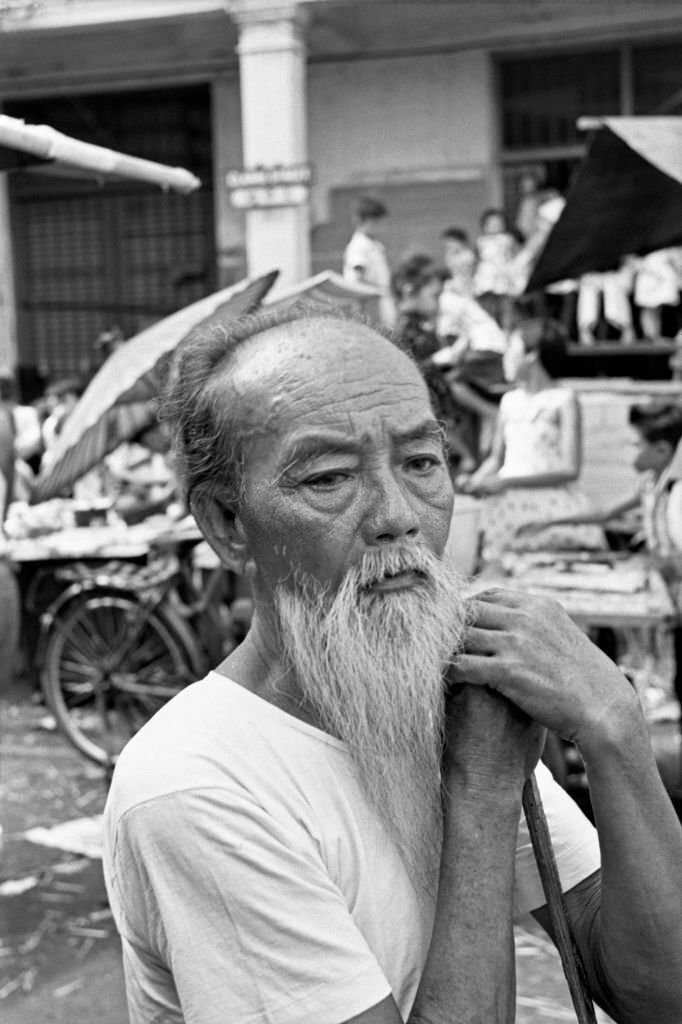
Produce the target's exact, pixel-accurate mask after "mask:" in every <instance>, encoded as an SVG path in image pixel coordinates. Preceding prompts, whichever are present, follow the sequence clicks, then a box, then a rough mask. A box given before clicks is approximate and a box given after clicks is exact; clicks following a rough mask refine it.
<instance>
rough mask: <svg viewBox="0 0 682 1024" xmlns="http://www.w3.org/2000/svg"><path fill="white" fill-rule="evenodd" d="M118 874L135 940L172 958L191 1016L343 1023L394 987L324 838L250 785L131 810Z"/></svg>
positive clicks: (123, 827) (211, 1023) (127, 938)
mask: <svg viewBox="0 0 682 1024" xmlns="http://www.w3.org/2000/svg"><path fill="white" fill-rule="evenodd" d="M115 875H116V878H117V885H118V888H119V892H118V900H119V904H120V907H121V916H122V918H123V920H122V925H123V927H122V932H123V939H124V943H127V944H128V945H129V947H130V948H131V949H133V948H142V949H151V950H152V951H153V953H154V954H155V955H156V956H158V958H159V961H161V962H163V963H164V964H165V965H166V966H167V968H168V970H169V971H170V973H171V974H172V979H173V983H174V986H175V990H176V991H177V996H178V1000H179V1002H180V1004H181V1007H182V1013H183V1015H184V1019H185V1021H186V1022H187V1024H190V1022H191V1024H225V1022H226V1021H229V1022H230V1024H241V1022H243V1024H247V1022H248V1024H259V1022H261V1021H262V1022H266V1021H267V1022H268V1024H294V1022H295V1024H340V1022H341V1021H344V1020H347V1019H348V1018H351V1017H353V1016H355V1015H357V1014H359V1013H361V1012H363V1011H364V1010H367V1009H368V1008H369V1007H371V1006H374V1005H375V1004H376V1003H378V1002H381V1001H382V1000H383V999H385V998H386V997H387V996H388V995H390V986H389V984H388V982H387V980H386V978H385V975H384V974H383V972H382V970H381V968H380V967H379V965H378V963H377V961H376V959H375V957H374V955H373V953H372V952H371V950H370V949H369V947H368V945H367V943H366V941H365V939H364V937H363V936H362V934H361V933H360V931H359V930H358V928H357V926H356V924H355V922H354V921H353V918H352V916H351V914H350V911H349V909H348V906H347V904H346V902H345V900H344V898H343V895H342V893H341V892H340V890H339V889H338V888H337V887H336V886H335V885H334V884H333V882H332V880H331V878H330V877H329V874H328V872H327V870H326V868H325V865H324V862H323V860H322V858H321V857H320V855H319V852H318V848H317V845H316V843H315V841H314V838H313V837H312V836H311V835H310V834H309V833H308V832H307V831H306V829H305V828H304V827H303V825H302V824H299V823H297V822H295V821H292V822H291V823H290V824H289V823H287V827H285V826H284V825H283V824H282V822H279V821H274V820H273V819H272V816H271V815H269V814H267V813H266V812H265V811H264V810H263V809H262V808H261V807H259V806H258V805H257V804H255V803H253V802H251V800H250V799H249V798H247V797H245V796H243V795H241V794H236V795H235V794H234V793H232V792H230V791H228V790H225V789H223V788H217V787H216V788H210V789H205V790H204V789H202V790H191V791H185V792H182V793H176V794H172V795H169V796H164V797H162V798H159V799H155V800H153V801H150V802H148V803H146V804H142V805H139V806H138V807H136V808H134V809H133V810H131V811H129V812H128V813H127V814H126V815H125V816H124V818H123V820H122V821H121V823H120V824H119V833H118V837H117V842H116V850H115ZM128 969H130V965H129V968H128ZM127 982H128V992H129V999H130V995H131V991H134V990H135V985H134V979H132V978H127ZM138 994H139V997H140V999H141V1000H144V993H138ZM131 1009H132V1008H131ZM131 1019H132V1020H134V1021H135V1020H137V1019H138V1018H136V1017H135V1016H134V1014H133V1013H131ZM142 1019H143V1017H139V1020H140V1021H141V1020H142Z"/></svg>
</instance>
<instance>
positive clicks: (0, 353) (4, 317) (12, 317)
mask: <svg viewBox="0 0 682 1024" xmlns="http://www.w3.org/2000/svg"><path fill="white" fill-rule="evenodd" d="M18 361H19V360H18V355H17V309H16V297H15V292H14V254H13V251H12V232H11V226H10V212H9V188H8V182H7V173H6V172H5V173H0V373H13V372H14V370H15V369H16V366H17V363H18Z"/></svg>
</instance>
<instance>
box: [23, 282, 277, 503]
mask: <svg viewBox="0 0 682 1024" xmlns="http://www.w3.org/2000/svg"><path fill="white" fill-rule="evenodd" d="M277 273H278V272H277V271H276V270H275V271H272V272H271V273H269V274H265V275H264V276H263V277H259V278H255V279H254V280H251V281H249V280H246V281H240V282H239V284H236V285H233V286H232V287H231V288H224V289H222V291H218V292H214V293H213V294H212V295H208V296H206V297H205V298H203V299H200V300H199V301H198V302H194V303H192V305H191V306H186V307H185V308H184V309H180V310H178V312H177V313H173V314H171V316H168V317H165V318H164V319H163V320H160V321H159V322H158V323H155V324H153V325H152V326H151V327H147V328H146V329H145V330H144V331H141V332H140V334H137V335H135V337H134V338H130V340H129V341H126V342H125V343H124V344H123V345H121V347H120V348H118V349H117V350H116V351H115V352H114V353H113V354H112V355H111V356H109V358H108V359H107V361H106V362H105V363H104V365H103V366H102V367H101V368H100V370H98V372H97V373H96V374H95V376H94V377H93V378H92V380H91V381H90V383H89V385H88V387H87V388H86V390H85V392H84V393H83V396H82V397H81V398H80V400H79V401H78V403H77V404H76V406H75V407H74V409H73V411H72V412H71V413H70V415H69V417H68V419H67V420H66V422H65V424H64V427H63V430H62V432H61V434H60V435H59V438H58V440H57V444H56V446H55V451H54V457H53V459H52V462H51V466H50V468H49V469H48V471H47V473H46V474H45V475H43V476H41V477H40V478H39V479H38V481H37V483H36V487H35V489H34V495H33V501H34V502H39V501H46V500H47V499H48V498H53V497H55V496H56V495H58V494H60V493H61V491H62V490H63V489H64V488H66V487H69V486H70V485H71V484H73V483H74V481H75V480H78V479H80V477H81V476H83V475H84V474H85V473H87V472H88V470H89V469H92V467H93V466H96V465H97V464H98V463H99V462H101V460H102V459H103V458H104V456H105V455H108V454H109V452H111V451H113V450H114V448H116V447H117V446H118V445H119V444H120V443H121V442H122V441H126V440H128V439H129V438H130V437H133V436H134V434H136V433H138V431H139V430H141V429H143V428H144V427H145V426H146V425H147V424H149V423H151V422H152V420H153V418H154V401H155V399H156V397H157V395H158V391H159V384H160V371H161V367H160V364H161V363H162V361H163V360H164V357H165V356H167V355H168V354H169V353H170V352H172V351H173V350H174V349H175V348H176V347H177V346H178V345H179V344H180V343H181V342H182V341H183V340H184V339H185V338H186V337H187V336H188V335H189V334H190V333H191V332H192V331H193V330H195V329H196V328H200V327H210V325H211V323H212V322H217V321H224V320H225V319H226V318H229V319H232V318H235V317H238V316H241V315H242V314H245V313H251V312H253V311H254V310H255V309H256V308H257V307H258V305H259V304H260V302H261V300H262V299H263V297H264V296H265V295H266V293H267V292H268V291H269V289H270V288H271V287H272V284H273V283H274V281H275V278H276V277H277Z"/></svg>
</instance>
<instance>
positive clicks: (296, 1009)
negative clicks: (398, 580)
mask: <svg viewBox="0 0 682 1024" xmlns="http://www.w3.org/2000/svg"><path fill="white" fill-rule="evenodd" d="M537 774H538V781H539V783H540V786H541V791H542V796H543V802H544V805H545V811H546V813H547V817H548V819H549V823H550V828H551V830H552V833H553V836H554V847H555V853H556V857H557V861H558V865H559V871H560V874H561V877H562V882H563V887H564V889H568V888H570V887H572V886H573V885H575V884H576V883H577V882H579V881H580V880H581V879H583V878H585V877H587V876H588V875H589V874H591V873H592V872H593V871H595V870H597V868H598V867H599V851H598V844H597V839H596V833H595V831H594V829H593V828H592V826H591V825H590V824H589V822H588V821H587V820H586V819H585V818H584V817H583V816H582V814H581V812H580V811H579V809H578V808H577V806H576V805H575V804H574V803H573V801H572V800H571V799H570V797H568V796H567V795H566V794H565V793H564V791H563V790H562V789H561V788H560V787H559V786H557V785H556V784H555V783H554V782H553V780H552V778H551V776H550V775H549V773H548V772H547V770H546V769H545V768H544V767H540V768H539V769H538V773H537ZM104 870H105V879H106V883H107V889H108V892H109V897H110V900H111V907H112V910H113V913H114V917H115V920H116V924H117V926H118V928H119V931H120V932H121V936H122V943H123V959H124V969H125V977H126V987H127V993H128V1002H129V1012H130V1020H131V1024H161V1022H163V1024H178V1022H181V1021H187V1022H190V1021H191V1022H192V1024H225V1022H228V1021H229V1024H242V1022H243V1024H246V1022H248V1024H261V1022H263V1024H265V1022H267V1024H339V1022H341V1021H344V1020H347V1019H348V1018H351V1017H354V1016H356V1015H357V1014H359V1013H361V1012H363V1011H364V1010H367V1009H368V1008H369V1007H371V1006H374V1005H375V1004H376V1003H378V1002H380V1001H381V1000H383V999H385V998H386V997H387V996H388V995H389V994H390V993H393V996H394V998H395V1000H396V1002H397V1004H398V1007H399V1009H400V1012H401V1014H402V1016H403V1018H404V1019H406V1018H407V1016H408V1014H409V1012H410V1009H411V1006H412V1003H413V1001H414V997H415V994H416V990H417V986H418V984H419V978H420V975H421V971H422V969H423V964H424V961H425V958H426V954H427V950H428V946H429V941H430V936H431V930H432V926H433V913H434V907H433V905H432V903H431V901H430V900H428V899H427V898H426V897H425V896H424V895H423V894H421V895H420V894H418V892H417V891H416V890H415V888H414V887H413V886H412V884H411V882H410V880H409V877H408V875H407V873H406V871H405V868H404V866H403V862H402V860H401V858H400V855H399V853H398V850H397V848H396V846H395V844H394V842H393V841H392V839H391V838H390V836H389V834H388V833H387V831H386V830H385V829H384V827H383V826H382V824H381V823H380V821H379V819H378V817H377V815H376V813H375V812H374V811H373V810H372V808H371V807H370V805H369V804H368V802H367V800H366V799H365V797H364V795H363V793H362V791H361V789H360V787H359V784H358V783H357V781H356V778H355V775H354V772H353V770H352V767H351V762H350V756H349V754H348V752H347V750H346V747H345V745H344V744H343V743H341V742H340V741H339V740H336V739H334V738H333V737H331V736H329V735H328V734H326V733H324V732H321V731H320V730H319V729H316V728H314V727H313V726H310V725H308V724H306V723H304V722H301V721H299V720H298V719H296V718H294V717H292V716H291V715H289V714H287V713H286V712H284V711H282V710H281V709H279V708H277V707H275V706H274V705H271V704H269V703H267V702H266V701H264V700H262V699H261V698H260V697H257V696H255V695H254V694H252V693H250V692H249V691H247V690H245V689H244V688H243V687H241V686H239V685H238V684H237V683H234V682H232V681H231V680H228V679H226V678H224V677H223V676H221V675H219V674H218V673H215V672H212V673H210V674H209V675H208V676H207V677H206V678H205V679H203V680H201V681H200V682H198V683H195V684H193V685H192V686H190V687H188V688H187V689H185V690H183V691H182V692H181V693H180V694H179V695H178V696H177V697H175V698H173V700H172V701H170V703H169V704H167V705H166V706H165V707H164V708H162V709H161V711H159V712H158V713H157V714H156V715H155V716H154V718H153V719H152V720H151V721H150V722H149V723H148V724H147V725H146V726H144V728H143V729H142V730H141V731H140V732H139V733H138V734H137V736H135V737H134V739H133V740H131V742H130V743H129V744H128V746H127V747H126V749H125V750H124V752H123V754H122V755H121V757H120V759H119V762H118V764H117V767H116V771H115V774H114V780H113V784H112V787H111V791H110V794H109V798H108V801H107V806H106V810H105V840H104ZM544 902H545V901H544V897H543V895H542V890H541V886H540V882H539V879H538V876H537V871H536V868H535V862H534V858H533V853H532V849H531V846H530V840H529V838H528V833H527V831H526V828H525V825H523V824H522V825H521V828H520V832H519V841H518V850H517V889H516V904H517V909H518V911H519V912H521V911H526V910H528V909H531V908H533V907H538V906H541V905H542V904H543V903H544Z"/></svg>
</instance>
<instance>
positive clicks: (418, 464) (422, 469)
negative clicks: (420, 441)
mask: <svg viewBox="0 0 682 1024" xmlns="http://www.w3.org/2000/svg"><path fill="white" fill-rule="evenodd" d="M407 465H408V468H409V469H411V470H412V471H413V472H415V473H429V472H430V471H431V470H432V469H435V468H436V466H440V465H442V460H441V459H439V458H437V457H436V456H435V455H415V457H414V458H412V459H408V462H407Z"/></svg>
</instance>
